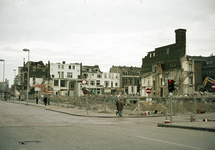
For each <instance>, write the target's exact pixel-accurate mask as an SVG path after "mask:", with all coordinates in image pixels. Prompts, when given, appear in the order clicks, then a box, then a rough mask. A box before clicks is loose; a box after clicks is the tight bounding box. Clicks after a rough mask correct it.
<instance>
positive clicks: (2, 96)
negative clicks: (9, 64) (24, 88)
mask: <svg viewBox="0 0 215 150" xmlns="http://www.w3.org/2000/svg"><path fill="white" fill-rule="evenodd" d="M0 61H3V62H4V65H3V89H2V91H4V68H5V61H4V59H0ZM2 100H4V93H3V92H2Z"/></svg>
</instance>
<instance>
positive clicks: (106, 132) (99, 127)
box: [0, 101, 215, 150]
mask: <svg viewBox="0 0 215 150" xmlns="http://www.w3.org/2000/svg"><path fill="white" fill-rule="evenodd" d="M162 119H163V118H160V117H153V118H123V117H122V118H120V117H119V118H96V117H78V116H72V115H66V114H62V113H57V112H52V111H48V110H45V109H44V108H39V107H34V106H26V105H23V104H15V103H7V102H3V101H0V150H10V149H11V150H37V149H38V150H59V149H60V150H73V149H75V150H76V149H77V150H88V149H93V150H96V149H99V150H100V149H103V150H105V149H107V150H109V149H111V150H113V149H117V150H118V149H119V150H120V149H124V150H125V149H129V150H131V149H138V150H139V149H141V150H142V149H150V150H151V149H159V150H160V149H161V150H162V149H165V150H166V149H180V150H181V149H211V150H213V149H215V143H214V139H215V133H214V132H205V131H196V130H184V129H175V128H160V127H157V123H158V122H160V120H162Z"/></svg>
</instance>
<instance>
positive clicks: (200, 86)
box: [198, 77, 215, 92]
mask: <svg viewBox="0 0 215 150" xmlns="http://www.w3.org/2000/svg"><path fill="white" fill-rule="evenodd" d="M208 82H210V83H215V80H214V79H212V78H210V77H206V78H205V80H204V81H203V83H202V85H199V86H198V91H202V92H203V91H204V87H205V86H206V84H207V83H208Z"/></svg>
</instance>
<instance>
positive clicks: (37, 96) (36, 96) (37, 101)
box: [36, 96, 38, 104]
mask: <svg viewBox="0 0 215 150" xmlns="http://www.w3.org/2000/svg"><path fill="white" fill-rule="evenodd" d="M36 104H38V96H36Z"/></svg>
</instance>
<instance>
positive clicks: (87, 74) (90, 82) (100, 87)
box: [82, 65, 120, 95]
mask: <svg viewBox="0 0 215 150" xmlns="http://www.w3.org/2000/svg"><path fill="white" fill-rule="evenodd" d="M82 78H83V79H85V80H87V84H86V85H83V86H82V87H83V88H86V89H87V90H88V92H89V93H90V94H94V95H100V94H115V93H116V92H117V91H118V90H119V89H120V74H119V73H110V72H101V70H100V69H99V66H98V65H95V66H83V67H82Z"/></svg>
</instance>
